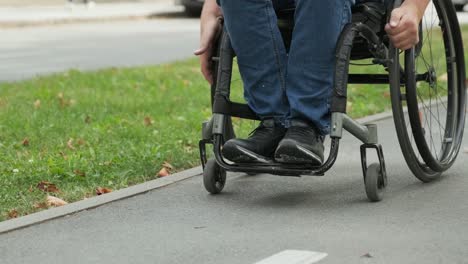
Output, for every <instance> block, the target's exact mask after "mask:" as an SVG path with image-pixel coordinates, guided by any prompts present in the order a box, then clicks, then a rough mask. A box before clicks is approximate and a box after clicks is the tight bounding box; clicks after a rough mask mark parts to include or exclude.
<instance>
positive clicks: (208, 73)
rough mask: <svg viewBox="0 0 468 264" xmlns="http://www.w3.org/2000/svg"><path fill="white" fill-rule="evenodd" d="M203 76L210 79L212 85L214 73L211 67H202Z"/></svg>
mask: <svg viewBox="0 0 468 264" xmlns="http://www.w3.org/2000/svg"><path fill="white" fill-rule="evenodd" d="M202 74H203V77H205V80H206V81H208V83H210V84H211V85H212V84H213V74H212V73H211V69H207V68H202Z"/></svg>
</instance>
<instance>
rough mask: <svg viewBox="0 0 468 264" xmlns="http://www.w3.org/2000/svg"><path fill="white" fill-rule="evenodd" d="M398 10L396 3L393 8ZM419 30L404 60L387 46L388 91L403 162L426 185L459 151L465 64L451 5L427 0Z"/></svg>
mask: <svg viewBox="0 0 468 264" xmlns="http://www.w3.org/2000/svg"><path fill="white" fill-rule="evenodd" d="M396 2H399V1H396ZM397 6H399V3H395V7H397ZM420 28H421V29H422V32H421V33H422V34H420V36H421V39H420V41H421V45H418V46H419V47H420V50H418V52H415V49H414V48H413V49H410V50H407V51H405V52H404V60H403V58H401V57H403V55H402V56H400V52H399V51H398V50H397V49H395V48H393V47H390V56H391V58H392V59H393V61H394V63H393V65H392V67H391V69H390V86H391V98H392V108H393V114H394V121H395V126H396V131H397V135H398V139H399V142H400V146H401V149H402V152H403V155H404V157H405V160H406V162H407V164H408V166H409V168H410V169H411V171H412V172H413V173H414V175H415V176H416V177H417V178H418V179H420V180H421V181H423V182H429V181H432V180H434V179H436V178H437V177H439V176H440V174H441V172H443V171H445V170H447V169H448V168H450V166H451V165H452V164H453V162H454V161H455V159H456V157H457V155H458V153H459V150H460V146H461V140H462V136H463V129H464V121H465V99H466V88H465V65H464V55H463V44H462V38H461V33H460V28H459V24H458V21H457V17H456V13H455V10H454V7H453V5H452V3H451V2H450V1H449V0H433V1H431V2H430V3H429V6H428V8H427V9H426V11H425V15H424V18H423V21H422V23H421V27H420ZM400 58H401V60H400ZM402 78H403V80H402ZM402 84H403V85H402ZM405 107H407V114H406V113H405V110H404V108H405Z"/></svg>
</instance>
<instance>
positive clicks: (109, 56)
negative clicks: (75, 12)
mask: <svg viewBox="0 0 468 264" xmlns="http://www.w3.org/2000/svg"><path fill="white" fill-rule="evenodd" d="M198 32H199V22H198V20H197V19H184V18H176V19H152V20H140V21H123V22H112V23H110V22H109V23H89V24H86V23H85V24H69V25H60V26H53V25H52V26H41V27H27V28H14V29H0V35H1V36H2V41H1V42H0V61H1V62H2V63H0V81H14V80H20V79H25V78H30V77H33V76H35V75H42V74H48V73H53V72H61V71H65V70H67V69H70V68H76V69H81V70H93V69H99V68H105V67H120V66H135V65H146V64H159V63H164V62H170V61H174V60H179V59H185V58H187V57H190V56H193V55H192V52H193V50H195V48H197V45H198V37H199V33H198Z"/></svg>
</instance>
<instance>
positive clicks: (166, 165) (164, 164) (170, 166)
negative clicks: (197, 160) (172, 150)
mask: <svg viewBox="0 0 468 264" xmlns="http://www.w3.org/2000/svg"><path fill="white" fill-rule="evenodd" d="M163 167H164V168H166V169H167V170H168V171H171V170H173V169H174V167H172V165H171V164H170V163H169V162H167V161H165V162H164V163H163Z"/></svg>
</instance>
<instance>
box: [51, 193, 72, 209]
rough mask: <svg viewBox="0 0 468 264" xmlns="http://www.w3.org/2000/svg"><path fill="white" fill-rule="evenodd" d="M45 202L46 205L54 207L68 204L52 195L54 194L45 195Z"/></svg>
mask: <svg viewBox="0 0 468 264" xmlns="http://www.w3.org/2000/svg"><path fill="white" fill-rule="evenodd" d="M46 202H47V205H48V206H56V207H58V206H63V205H66V204H68V203H67V202H65V201H64V200H62V199H60V198H57V197H54V196H50V195H49V196H47V200H46Z"/></svg>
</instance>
